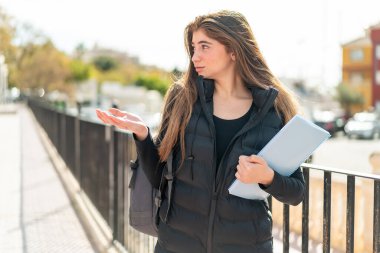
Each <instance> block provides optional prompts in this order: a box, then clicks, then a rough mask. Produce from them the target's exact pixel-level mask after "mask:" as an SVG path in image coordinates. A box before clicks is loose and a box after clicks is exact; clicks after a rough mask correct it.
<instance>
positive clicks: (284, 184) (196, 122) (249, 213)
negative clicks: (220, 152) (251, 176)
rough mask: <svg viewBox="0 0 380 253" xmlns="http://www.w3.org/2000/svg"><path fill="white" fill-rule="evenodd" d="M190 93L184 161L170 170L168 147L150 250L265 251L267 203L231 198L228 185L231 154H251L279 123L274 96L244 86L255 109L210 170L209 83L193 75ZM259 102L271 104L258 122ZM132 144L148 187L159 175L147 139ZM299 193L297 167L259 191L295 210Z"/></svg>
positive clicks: (301, 191)
mask: <svg viewBox="0 0 380 253" xmlns="http://www.w3.org/2000/svg"><path fill="white" fill-rule="evenodd" d="M197 88H198V94H199V98H198V100H197V102H196V103H195V105H194V109H193V114H192V116H191V119H190V122H189V124H188V126H187V128H186V136H185V140H186V157H187V158H186V160H185V162H184V164H183V165H182V166H183V167H181V168H177V167H178V164H179V160H180V151H179V149H178V148H175V149H174V152H173V167H174V170H175V171H177V173H176V176H175V179H174V184H173V194H172V201H171V205H170V207H169V206H168V199H167V198H166V199H164V200H163V204H162V206H161V209H160V223H159V231H158V242H157V245H156V248H155V252H156V253H164V252H165V253H171V252H176V253H206V252H207V253H254V252H257V253H267V252H268V253H269V252H272V251H273V245H272V244H273V243H272V217H271V213H270V211H269V209H268V203H267V201H266V200H247V199H243V198H240V197H236V196H233V195H230V194H229V193H228V187H229V186H230V185H231V183H232V182H233V181H234V180H235V172H236V166H237V164H238V157H239V156H240V155H251V154H257V153H258V152H259V151H260V150H261V149H262V148H263V147H264V146H265V145H266V144H267V142H268V141H269V140H270V139H271V138H272V137H273V136H274V135H275V134H276V133H277V132H278V131H279V130H280V128H281V127H282V126H283V121H282V120H281V117H279V116H278V114H277V113H276V111H275V109H274V106H273V102H274V98H275V97H276V94H277V91H276V90H274V89H269V90H264V89H260V88H257V87H253V86H252V87H250V89H251V91H252V96H253V102H254V105H255V106H254V109H253V111H252V115H251V116H250V119H249V121H248V122H247V124H246V125H245V126H244V127H243V128H242V129H241V130H240V131H239V133H237V134H236V135H235V137H234V138H233V139H232V140H231V142H230V144H229V146H228V147H227V150H226V152H225V154H224V156H223V158H222V159H221V162H220V165H219V168H216V153H215V150H216V148H215V138H214V136H215V128H214V123H213V119H212V115H213V106H212V105H213V102H212V97H213V92H214V82H213V81H212V80H206V79H202V78H201V77H200V78H199V79H198V80H197ZM265 103H270V105H271V106H269V110H268V111H267V112H266V113H265V114H264V117H263V119H262V120H257V115H258V112H259V111H260V110H261V109H262V108H263V107H264V104H265ZM136 145H137V152H138V155H139V160H140V162H141V163H142V167H143V168H144V169H145V170H146V174H147V175H148V178H150V180H151V182H152V183H154V184H157V182H158V180H159V178H160V174H161V170H160V169H158V170H157V169H155V168H157V167H160V166H158V165H157V164H158V155H157V148H156V146H155V144H154V142H153V140H152V137H151V136H150V135H149V137H148V138H147V139H146V140H144V141H141V142H140V141H137V140H136ZM216 171H217V173H216ZM260 187H262V188H263V189H264V187H263V186H262V185H260ZM304 188H305V186H304V180H303V175H302V172H301V170H300V169H298V170H296V172H295V173H293V174H292V175H291V176H290V177H284V176H281V175H279V174H278V173H275V176H274V180H273V183H272V184H271V185H270V186H268V187H267V188H265V189H264V190H265V191H267V192H268V193H270V194H271V195H272V196H274V197H275V198H276V199H278V200H280V201H281V202H284V203H287V204H291V205H297V204H299V203H300V202H301V201H302V199H303V195H304ZM166 195H168V193H166ZM168 210H169V212H168V216H167V219H165V218H166V215H167V211H168Z"/></svg>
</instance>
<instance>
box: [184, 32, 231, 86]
mask: <svg viewBox="0 0 380 253" xmlns="http://www.w3.org/2000/svg"><path fill="white" fill-rule="evenodd" d="M192 47H193V49H194V54H193V57H192V58H191V61H192V62H193V64H194V67H195V70H196V71H197V73H198V75H202V76H203V77H205V78H209V79H218V78H220V77H222V76H223V75H225V74H227V73H229V72H230V71H234V66H235V57H234V56H233V54H232V53H228V52H227V49H226V47H225V46H224V45H223V44H221V43H220V42H218V41H217V40H214V39H211V38H210V37H208V36H207V35H206V33H205V32H204V31H203V30H202V29H198V30H196V31H195V32H194V33H193V39H192Z"/></svg>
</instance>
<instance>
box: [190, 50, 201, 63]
mask: <svg viewBox="0 0 380 253" xmlns="http://www.w3.org/2000/svg"><path fill="white" fill-rule="evenodd" d="M191 60H192V61H193V62H198V61H199V60H200V57H199V54H198V53H196V52H194V54H193V57H191Z"/></svg>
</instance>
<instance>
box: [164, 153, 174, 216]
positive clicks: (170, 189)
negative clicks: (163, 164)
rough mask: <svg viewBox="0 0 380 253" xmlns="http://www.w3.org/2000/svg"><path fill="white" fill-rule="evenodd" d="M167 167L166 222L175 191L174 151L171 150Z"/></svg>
mask: <svg viewBox="0 0 380 253" xmlns="http://www.w3.org/2000/svg"><path fill="white" fill-rule="evenodd" d="M167 168H168V172H167V173H166V174H165V179H166V181H167V185H168V196H167V197H168V209H167V210H166V215H165V220H164V221H165V223H166V222H167V220H168V215H169V211H170V207H171V204H172V195H173V194H172V193H173V179H174V173H173V151H172V152H170V154H169V157H168V160H167Z"/></svg>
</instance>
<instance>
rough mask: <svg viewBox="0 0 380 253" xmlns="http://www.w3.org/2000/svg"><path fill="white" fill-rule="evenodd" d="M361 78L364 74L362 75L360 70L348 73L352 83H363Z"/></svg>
mask: <svg viewBox="0 0 380 253" xmlns="http://www.w3.org/2000/svg"><path fill="white" fill-rule="evenodd" d="M363 80H364V76H363V73H361V72H353V73H351V75H350V82H351V83H352V84H353V85H360V84H362V83H363Z"/></svg>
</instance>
